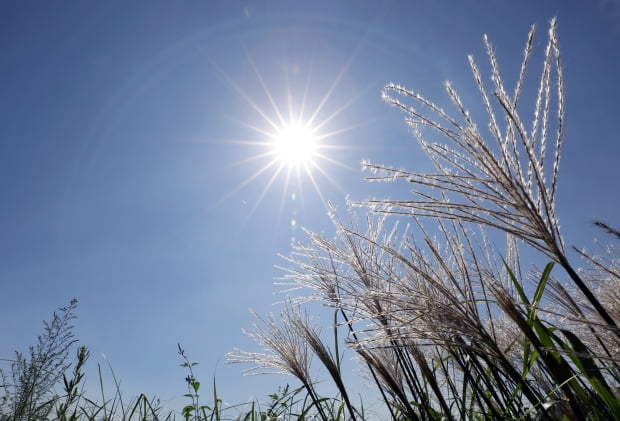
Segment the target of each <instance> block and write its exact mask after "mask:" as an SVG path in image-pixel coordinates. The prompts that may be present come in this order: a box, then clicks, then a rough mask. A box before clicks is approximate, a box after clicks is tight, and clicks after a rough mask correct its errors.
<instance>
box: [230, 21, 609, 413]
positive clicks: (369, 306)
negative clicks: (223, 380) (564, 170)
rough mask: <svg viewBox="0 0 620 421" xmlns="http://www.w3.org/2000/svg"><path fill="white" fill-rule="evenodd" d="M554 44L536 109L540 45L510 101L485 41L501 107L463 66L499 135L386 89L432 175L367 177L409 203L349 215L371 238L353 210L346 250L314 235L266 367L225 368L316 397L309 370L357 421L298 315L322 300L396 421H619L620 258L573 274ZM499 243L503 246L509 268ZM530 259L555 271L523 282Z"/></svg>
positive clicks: (294, 257)
mask: <svg viewBox="0 0 620 421" xmlns="http://www.w3.org/2000/svg"><path fill="white" fill-rule="evenodd" d="M556 29H557V27H556V21H555V19H554V20H552V21H551V25H550V28H549V31H548V40H547V44H546V48H545V49H544V52H543V57H542V68H541V69H540V73H539V78H538V83H537V84H536V85H535V86H534V92H535V95H534V97H535V100H534V103H533V110H531V109H528V107H524V106H523V101H521V100H520V99H521V95H522V93H523V91H524V89H526V83H525V82H526V74H527V73H528V68H529V67H530V62H531V61H532V60H531V58H532V54H533V50H534V35H535V30H534V28H532V30H531V31H530V32H529V34H528V37H527V41H526V45H525V49H524V55H523V61H522V64H521V68H520V72H519V77H518V80H517V82H516V86H515V87H514V89H512V90H509V89H508V88H507V87H506V86H505V85H504V82H503V80H502V77H501V72H500V67H499V63H498V60H497V57H496V55H495V51H494V49H493V46H492V45H491V43H490V42H489V40H488V39H487V38H486V36H485V38H484V43H485V46H486V50H487V54H488V59H489V62H490V69H491V91H489V90H488V88H487V87H486V85H485V83H484V82H483V77H482V75H481V72H480V70H479V67H478V65H477V63H476V61H475V60H474V59H473V57H471V56H470V57H469V63H470V67H471V70H472V73H473V76H474V81H475V83H476V85H477V87H478V90H479V93H480V98H481V102H482V107H483V109H484V110H485V111H486V114H487V117H488V122H487V126H488V127H487V128H488V130H481V129H480V128H479V126H478V124H477V123H476V121H474V119H473V117H472V116H471V113H470V112H469V111H468V109H467V108H466V106H465V104H464V103H463V101H462V100H461V99H460V97H459V95H458V93H457V91H456V89H455V88H454V87H453V86H452V85H451V84H449V83H446V85H445V88H446V92H447V95H448V97H449V98H450V100H451V102H452V103H453V105H454V109H455V115H451V114H449V113H448V112H446V111H444V110H443V109H442V108H441V107H439V106H438V105H436V104H435V103H433V102H432V101H430V100H428V99H427V98H425V97H424V96H422V95H421V94H419V93H417V92H414V91H411V90H408V89H406V88H404V87H402V86H400V85H397V84H392V83H391V84H388V85H387V86H386V87H385V89H384V91H383V98H384V100H385V101H386V102H387V103H389V104H391V105H393V106H395V107H397V108H398V109H400V110H401V111H402V112H403V113H404V114H405V116H406V121H407V123H408V124H409V125H410V127H411V129H412V132H413V134H414V136H415V137H416V138H417V139H418V141H419V143H420V145H421V147H422V149H423V151H424V152H425V154H426V155H427V156H428V158H429V159H430V161H431V162H432V163H433V164H434V167H435V171H434V172H432V173H428V174H420V173H417V172H411V171H407V170H403V169H397V168H392V167H389V166H385V165H377V164H373V163H370V162H367V163H365V164H364V166H365V167H366V168H367V169H369V170H371V171H372V175H371V176H370V177H368V178H369V179H370V180H373V181H390V182H391V181H399V180H402V181H405V182H407V183H409V184H410V185H411V186H412V188H413V191H412V195H411V197H408V198H404V199H384V200H368V201H366V202H363V203H361V204H360V203H358V204H356V205H358V206H361V209H364V210H366V211H367V213H366V215H365V223H363V224H360V223H358V222H356V215H357V214H356V213H355V212H354V211H353V210H351V211H350V212H349V215H350V221H349V222H346V223H345V222H343V221H342V220H341V219H339V218H338V217H337V216H335V215H333V221H334V224H335V228H336V232H337V237H336V239H332V238H327V237H325V236H322V235H319V234H317V233H314V232H310V231H308V237H309V239H308V243H307V244H304V243H299V244H298V245H296V246H295V248H294V251H293V253H292V254H291V255H290V256H289V257H287V258H286V259H287V261H288V263H289V265H288V266H287V267H286V268H285V270H286V275H285V279H286V280H287V282H285V283H287V284H288V285H290V286H291V287H292V288H293V289H295V288H298V289H299V293H300V294H301V295H302V296H300V297H297V298H294V299H292V301H288V304H287V305H286V306H285V309H284V310H283V312H282V313H281V314H280V317H279V318H274V317H272V318H270V319H268V320H263V319H261V320H262V322H261V323H258V324H257V326H256V327H255V330H254V332H253V333H251V334H250V335H251V336H252V337H253V338H254V339H255V340H256V342H258V343H259V344H260V345H262V347H263V348H264V351H263V352H260V353H248V352H243V351H236V352H234V353H232V354H231V361H233V362H246V363H254V364H255V369H258V370H265V369H270V368H275V369H276V371H278V372H282V373H286V374H290V375H293V376H294V377H296V378H297V379H298V380H299V381H300V382H301V384H302V386H303V387H305V388H306V389H307V392H308V394H309V395H310V396H314V394H315V392H314V390H313V389H314V387H313V383H312V381H311V380H310V368H309V367H310V360H311V358H312V357H313V356H316V357H318V360H319V361H320V362H321V363H322V365H323V366H324V367H325V368H326V371H327V373H328V374H329V376H330V377H331V379H332V380H333V381H334V383H335V385H336V386H337V389H338V390H339V392H340V397H341V398H342V400H343V401H344V402H346V403H347V405H346V406H347V417H349V418H351V419H354V418H357V417H359V414H358V412H357V410H356V409H355V407H354V406H353V405H351V403H350V401H349V399H348V396H347V391H346V387H345V386H344V382H343V379H342V377H341V376H340V372H339V370H338V369H337V368H335V367H337V366H336V361H337V359H338V358H339V357H338V356H337V355H338V354H337V352H336V357H335V358H334V356H333V355H332V354H331V353H330V352H329V351H328V347H327V345H326V344H325V343H323V342H322V341H321V337H320V336H319V335H318V334H317V329H316V328H315V327H314V326H313V325H312V324H311V323H310V321H309V319H308V318H307V317H305V316H303V314H304V312H303V311H302V310H301V309H299V308H298V307H301V306H303V305H305V304H304V303H306V302H307V301H318V302H320V303H322V304H324V305H327V306H330V307H333V308H334V309H335V311H336V312H337V313H338V314H339V317H340V318H339V320H340V325H341V326H345V327H346V328H347V329H348V330H349V334H348V336H347V338H346V345H347V347H348V349H349V350H351V351H352V352H353V353H354V354H355V355H357V357H358V358H359V359H360V360H361V361H362V362H363V365H364V366H365V367H366V369H367V371H368V373H369V376H368V377H369V379H371V382H372V383H374V385H375V386H376V388H377V390H378V392H379V394H380V395H381V396H382V398H383V400H384V402H385V404H386V406H387V411H386V412H388V413H389V414H390V415H391V417H392V418H394V419H410V420H439V419H502V420H504V419H512V420H530V419H531V420H534V419H569V420H577V419H599V420H611V419H620V396H619V390H620V389H619V386H620V370H619V362H620V353H619V349H620V330H619V329H618V323H619V321H620V317H619V316H620V311H619V308H620V299H619V298H620V296H619V295H618V291H619V289H618V288H619V287H620V270H619V269H620V259H619V256H620V254H619V253H618V249H617V248H613V247H612V248H610V249H609V252H608V253H607V255H606V256H603V257H599V256H593V255H590V254H587V253H586V252H580V254H581V255H582V256H583V257H585V264H586V266H587V269H585V270H584V271H581V272H580V271H578V270H577V269H575V265H574V263H573V262H572V261H571V259H569V255H568V254H567V252H566V249H565V243H564V239H563V237H562V233H561V231H560V226H559V220H558V216H557V213H556V192H557V186H558V175H559V164H560V158H561V148H562V141H563V124H564V82H563V77H562V64H561V55H560V49H559V44H558V39H557V33H556ZM526 116H527V118H526ZM530 116H531V117H532V121H531V122H530V123H526V121H527V120H529V117H530ZM395 216H396V218H395ZM394 219H398V220H400V221H405V223H406V226H404V227H403V226H399V223H398V222H393V221H394ZM401 224H402V222H401ZM599 225H600V226H602V227H603V228H604V229H606V230H607V231H608V232H610V233H611V234H612V235H614V236H616V237H617V236H618V231H617V230H615V229H613V228H611V227H610V226H608V225H606V224H604V223H599ZM491 231H495V232H501V233H504V234H505V236H506V249H505V251H504V252H503V253H498V252H496V247H495V246H494V245H493V244H491V242H490V240H489V237H490V232H491ZM523 247H529V248H531V249H533V250H535V251H537V252H539V253H541V254H542V256H544V257H545V258H546V259H547V260H548V261H550V263H549V264H547V265H546V266H545V267H544V268H542V269H540V270H536V269H533V270H530V271H529V272H527V273H526V274H525V275H522V273H523V272H522V269H521V267H522V266H523V265H524V263H525V262H523V261H521V259H520V258H519V250H520V248H523ZM557 267H559V268H560V269H561V270H558V268H557ZM289 291H290V290H289ZM302 291H303V292H302ZM291 302H294V303H297V304H291ZM314 404H315V406H316V407H317V409H318V412H317V416H318V417H320V418H321V419H324V420H327V419H330V418H329V416H328V415H326V414H324V413H323V412H322V411H321V410H320V408H321V402H320V401H317V400H316V399H315V400H314Z"/></svg>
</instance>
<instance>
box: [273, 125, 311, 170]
mask: <svg viewBox="0 0 620 421" xmlns="http://www.w3.org/2000/svg"><path fill="white" fill-rule="evenodd" d="M314 132H315V130H313V129H312V128H310V127H308V126H307V125H303V124H299V123H293V124H286V125H284V126H282V127H281V128H280V129H279V130H278V131H277V132H276V134H275V136H274V138H273V144H272V147H273V152H274V154H275V156H276V158H277V159H278V161H279V162H280V163H282V164H284V165H286V166H288V167H289V168H299V167H306V168H308V167H309V166H312V165H313V164H314V160H315V158H316V157H317V156H318V137H317V136H315V133H314Z"/></svg>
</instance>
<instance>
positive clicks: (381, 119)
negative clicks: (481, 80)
mask: <svg viewBox="0 0 620 421" xmlns="http://www.w3.org/2000/svg"><path fill="white" fill-rule="evenodd" d="M553 16H557V17H558V19H559V37H560V46H561V50H562V54H563V63H564V71H565V73H564V75H565V85H566V126H565V128H566V132H565V138H564V139H565V140H564V142H565V146H564V151H563V158H562V163H561V175H560V186H559V192H558V213H559V216H560V221H561V225H562V228H563V229H564V235H565V238H566V240H567V243H568V244H576V245H578V246H580V247H581V246H591V245H592V242H591V241H592V239H593V238H594V237H596V236H600V235H599V232H598V231H596V230H595V229H594V228H592V226H591V221H592V220H593V219H594V218H598V219H603V220H606V221H608V222H609V223H610V224H612V225H616V226H617V225H618V223H619V222H620V221H619V219H618V209H619V205H620V199H619V195H618V185H619V181H620V178H619V177H618V163H619V157H620V141H619V140H620V139H619V138H618V137H619V136H618V103H619V101H618V98H620V87H619V84H618V75H619V74H620V3H619V2H618V1H616V0H608V1H598V2H597V1H592V2H586V1H529V2H526V1H524V2H517V1H474V0H467V1H459V2H456V1H455V2H448V1H445V0H444V1H408V2H405V1H363V2H362V1H334V0H332V1H326V2H323V1H312V2H297V1H281V2H279V1H264V2H263V1H261V2H247V1H246V2H238V1H183V2H159V1H148V2H147V1H144V2H139V1H133V2H116V1H100V2H95V1H91V2H86V1H62V2H44V1H2V2H0V51H1V55H0V283H1V288H0V320H2V321H1V322H0V358H10V357H11V356H12V350H14V349H22V350H25V349H26V347H27V345H29V344H31V343H34V341H35V340H36V335H37V334H38V333H39V332H40V331H41V329H42V324H41V320H44V319H49V317H50V315H51V313H52V311H53V310H54V309H55V308H57V307H59V306H62V305H66V304H67V303H68V302H69V300H70V299H71V298H77V299H78V300H79V309H78V319H77V320H76V330H75V331H76V334H77V337H78V338H79V340H80V342H81V343H83V344H85V345H87V346H88V347H89V348H90V349H91V351H92V358H91V365H90V368H89V372H88V376H89V379H90V381H93V379H96V363H102V364H104V365H107V362H106V358H107V360H108V361H109V362H110V364H111V365H112V367H113V368H114V370H115V373H116V375H117V376H118V377H119V378H120V379H121V381H122V388H123V390H124V391H126V392H127V393H128V394H133V393H137V392H145V393H146V394H148V395H152V394H157V395H158V396H159V397H161V398H162V399H164V401H170V400H172V402H176V401H175V400H174V399H175V398H177V397H178V396H180V395H182V394H183V393H184V381H183V379H184V377H185V373H184V372H183V370H182V369H181V368H179V367H178V363H179V362H180V361H179V359H178V356H177V354H176V346H177V343H179V342H180V343H181V344H182V345H183V346H184V347H185V349H186V351H187V353H188V354H189V355H190V358H192V359H193V360H196V361H200V363H201V365H200V366H199V368H198V377H199V378H200V379H201V380H203V382H204V384H205V385H206V384H209V383H210V381H211V379H212V378H213V376H215V377H216V378H217V382H218V390H219V393H220V395H222V396H223V397H224V398H225V399H226V400H227V401H231V402H241V401H244V400H246V399H248V398H249V397H250V396H251V395H252V394H255V395H257V396H258V397H260V398H263V397H265V396H266V395H267V394H268V393H271V392H272V391H273V390H274V385H278V384H284V383H286V381H291V380H292V379H289V378H283V377H253V378H243V377H242V376H241V374H240V369H241V368H242V367H240V366H229V365H226V364H224V361H225V354H226V353H227V352H229V351H231V350H232V349H233V348H235V347H240V348H244V349H250V350H251V349H255V348H254V347H253V345H252V343H251V342H250V341H249V340H248V339H247V338H246V337H245V336H244V334H243V333H242V331H241V329H242V328H247V327H249V326H250V325H251V323H252V321H253V319H252V317H251V315H250V313H249V309H254V310H256V311H257V312H259V313H262V314H265V313H267V312H269V311H274V310H277V309H276V308H274V307H273V306H272V303H273V302H274V301H276V300H278V299H279V297H277V296H274V294H273V293H274V292H275V291H277V290H278V287H276V286H274V285H273V278H274V277H276V276H278V275H279V274H281V271H280V270H278V269H277V268H275V265H277V264H281V263H282V260H281V259H280V258H278V253H281V254H287V253H288V252H289V250H290V243H291V240H292V238H297V239H303V233H302V231H301V230H300V227H301V226H305V227H309V228H310V229H312V230H315V231H319V232H324V233H326V234H328V235H331V233H332V232H333V229H332V226H331V223H330V221H329V218H328V216H327V213H326V207H325V201H326V200H330V201H332V202H333V203H334V204H335V205H336V207H337V208H338V209H343V207H344V203H345V197H346V195H350V197H351V198H352V199H357V200H360V199H364V198H367V197H371V196H378V197H388V196H389V197H396V196H398V197H404V196H406V194H407V191H406V189H405V188H403V187H402V186H396V185H391V184H379V185H372V184H371V185H369V184H368V183H366V182H365V181H364V180H363V174H362V172H361V171H360V162H361V161H362V160H363V159H370V160H372V161H375V162H379V163H387V164H392V165H394V166H403V167H407V168H409V169H412V170H413V169H416V170H424V169H425V168H428V164H427V163H426V161H425V160H424V158H423V157H422V156H421V154H420V151H419V149H418V147H417V146H416V144H415V141H414V139H413V138H412V137H410V136H409V134H408V129H407V127H406V125H405V124H404V123H403V121H402V120H403V116H402V115H401V114H400V113H399V112H398V111H397V110H395V109H393V108H390V107H389V106H388V105H386V104H385V103H383V102H382V101H381V99H380V91H381V88H382V87H383V86H384V85H385V84H386V83H388V82H390V81H393V82H398V83H401V84H403V85H405V86H407V87H409V88H412V89H415V90H418V91H420V92H422V93H424V94H425V95H426V96H427V97H429V98H432V99H433V100H435V101H436V102H438V103H440V104H442V105H444V106H445V107H446V108H449V104H448V103H447V101H446V99H447V97H446V95H445V94H444V93H443V90H442V83H443V82H444V81H445V80H451V81H452V82H454V85H455V87H456V88H457V89H458V90H459V91H460V94H461V97H462V99H463V100H464V102H465V103H466V104H469V105H470V107H471V108H472V109H476V107H479V106H480V104H479V100H478V98H479V97H478V95H477V92H476V87H475V85H474V83H473V78H472V76H471V73H470V72H469V68H468V64H467V54H470V53H471V54H474V56H475V57H476V58H477V61H478V62H479V63H480V64H481V65H482V67H483V71H486V70H487V69H488V67H487V66H486V56H485V52H484V49H483V43H482V36H483V34H484V33H486V34H488V35H489V37H490V39H491V41H492V42H493V44H494V45H495V47H496V49H497V53H498V57H499V60H500V65H501V66H502V68H503V69H504V76H505V77H506V79H507V80H509V81H514V80H515V78H516V76H517V74H518V66H519V63H520V60H521V57H522V50H523V46H524V42H525V39H526V35H527V32H528V30H529V28H530V25H532V24H536V25H537V28H538V33H537V41H536V47H537V50H536V51H535V54H537V57H538V58H539V57H540V55H541V54H542V48H544V45H545V42H546V29H547V27H548V21H549V20H550V19H551V18H552V17H553ZM486 74H488V73H486ZM532 74H535V72H534V71H533V72H532ZM509 86H510V84H509ZM526 89H527V88H526ZM532 89H533V88H532V85H529V92H530V93H531V92H533V91H532ZM304 93H305V94H304ZM304 98H305V99H304ZM274 104H275V107H274ZM276 107H277V109H278V110H280V111H281V113H282V114H283V115H284V117H285V119H286V120H288V115H289V108H290V109H291V110H292V112H293V113H294V114H295V115H298V114H299V113H301V112H302V111H303V116H304V117H305V119H306V120H307V119H309V118H310V117H311V116H312V115H315V119H314V124H315V126H316V125H317V124H320V123H324V124H323V126H322V127H321V129H320V130H319V133H320V134H322V135H325V136H326V137H325V138H324V139H323V140H322V144H323V145H325V146H329V148H325V149H322V150H321V153H323V154H324V155H325V158H326V159H319V160H317V163H318V165H320V170H319V169H316V168H315V169H314V170H313V171H312V179H313V180H314V183H313V182H312V179H311V178H310V177H308V175H307V174H305V173H304V172H303V171H302V172H301V174H300V177H299V179H297V178H296V177H290V178H289V182H288V183H287V176H286V173H287V170H286V168H284V169H283V170H282V171H281V172H280V173H279V174H277V175H275V169H276V167H277V165H272V166H271V167H268V168H266V166H267V165H268V164H269V162H270V159H271V158H269V157H267V156H263V155H264V154H265V153H267V152H269V149H268V148H266V147H264V146H260V145H257V144H253V142H260V141H264V140H265V136H264V135H263V134H261V133H260V132H259V130H263V131H264V130H267V131H272V130H273V129H272V128H271V127H270V126H269V122H268V119H271V120H277V113H276V111H275V108H276ZM480 125H481V126H483V125H486V122H481V124H480ZM257 129H258V130H257ZM263 169H264V171H262V170H263ZM321 170H322V171H321ZM343 213H344V212H343ZM293 221H294V222H293ZM174 405H175V406H178V407H180V405H177V404H174Z"/></svg>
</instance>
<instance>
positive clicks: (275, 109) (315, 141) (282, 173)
mask: <svg viewBox="0 0 620 421" xmlns="http://www.w3.org/2000/svg"><path fill="white" fill-rule="evenodd" d="M248 62H249V63H250V65H251V66H252V69H253V71H254V74H255V75H256V77H257V80H258V81H259V83H260V86H261V87H262V91H263V94H264V96H265V97H266V99H267V100H268V102H269V104H270V106H269V107H267V108H264V107H261V106H259V105H258V104H257V101H256V100H254V99H252V98H251V97H250V96H249V95H248V94H247V93H246V92H245V91H244V90H243V89H242V88H241V87H240V86H239V85H238V84H237V83H235V82H234V81H233V80H232V79H231V78H229V77H228V76H227V75H225V74H223V76H224V77H225V78H226V80H227V81H228V83H229V84H230V85H231V86H232V87H233V88H234V89H235V90H236V91H237V93H238V94H239V95H240V96H241V97H242V98H243V99H244V100H245V102H246V103H247V104H248V105H249V106H250V107H251V108H252V109H253V110H254V111H255V112H256V113H257V114H258V116H260V123H259V124H256V123H254V124H252V123H249V122H247V121H239V120H237V121H239V122H240V123H241V124H242V125H244V126H246V127H248V128H250V129H251V130H252V131H253V132H254V133H255V135H256V138H255V139H252V140H246V141H237V142H234V143H237V144H242V145H246V146H248V145H249V146H254V147H260V150H261V151H260V152H259V153H256V154H254V155H251V156H248V157H247V158H245V159H244V160H242V161H239V162H237V164H238V165H242V164H247V163H249V162H251V161H257V160H262V161H263V162H264V164H263V165H262V166H261V167H259V168H258V169H257V170H256V171H255V172H254V173H252V174H251V175H250V176H248V177H246V178H245V179H244V180H243V181H242V182H241V183H240V184H239V185H237V186H236V187H235V188H234V189H233V190H231V191H229V193H228V194H227V195H226V197H225V198H223V199H222V200H225V199H228V198H230V197H231V196H232V195H234V194H236V193H237V192H238V191H239V190H241V189H242V188H244V187H245V186H247V185H248V184H250V183H252V182H255V181H256V180H257V179H259V178H264V177H265V174H270V176H268V177H269V178H268V180H267V181H266V183H265V184H264V185H263V187H262V190H261V192H260V194H259V197H258V199H256V200H255V201H254V205H253V206H252V208H251V210H250V212H249V214H248V218H249V217H250V216H251V215H252V214H253V213H254V211H255V210H256V209H257V208H258V206H259V205H260V204H261V202H262V201H263V199H264V197H265V195H266V194H267V192H269V191H270V189H271V188H272V187H273V185H274V183H275V182H276V180H278V179H279V178H281V177H284V188H283V192H282V198H281V202H280V211H281V210H282V208H283V205H284V201H285V198H286V197H287V196H288V197H290V196H291V195H290V193H289V189H290V188H291V184H295V186H294V191H295V190H297V191H299V192H300V193H302V190H303V189H302V184H307V182H309V183H310V184H311V185H312V187H313V190H314V191H315V192H316V194H317V196H318V197H319V198H320V201H321V203H322V204H323V206H325V207H327V205H328V202H327V200H326V199H325V197H324V194H323V191H322V190H321V187H320V180H319V179H321V180H327V181H328V182H329V183H330V184H331V185H332V186H334V187H336V188H337V189H338V190H340V191H341V192H342V193H343V194H345V192H344V190H343V189H342V188H341V187H340V186H339V184H338V183H337V182H336V180H335V179H334V178H333V177H332V176H331V175H330V174H329V172H328V167H333V166H339V167H343V168H345V169H347V170H350V171H354V169H353V168H351V167H349V166H347V165H345V164H344V163H343V162H340V161H339V160H337V159H334V158H333V157H331V156H329V150H330V149H332V150H333V149H346V148H347V147H346V146H345V145H343V144H341V143H339V142H338V141H337V138H338V135H339V134H342V133H344V132H347V131H349V130H352V129H354V128H356V127H357V126H351V127H342V128H337V129H334V130H331V131H329V132H327V131H325V130H324V129H325V128H326V127H327V125H328V123H333V120H334V119H335V118H336V117H337V116H338V115H339V114H341V113H342V112H343V111H344V110H345V109H346V108H348V107H349V106H350V105H351V103H352V102H353V101H354V100H355V98H349V100H348V101H347V102H346V103H344V104H343V105H342V106H340V107H338V108H337V109H336V110H335V111H333V112H331V113H329V114H328V115H327V116H326V117H324V118H320V116H321V115H322V114H324V107H325V105H326V104H327V103H328V102H329V101H331V100H332V96H333V93H334V91H335V89H336V87H337V86H338V84H339V83H340V81H341V79H342V76H343V75H344V74H345V72H346V70H347V67H348V63H347V65H345V66H344V67H343V68H342V69H341V70H340V72H339V73H338V74H337V75H336V77H335V79H334V81H333V82H332V84H331V86H330V87H329V89H327V91H326V92H325V93H324V94H323V96H322V97H321V99H320V101H319V102H318V105H317V106H316V107H314V108H313V109H312V110H311V112H310V113H307V114H305V113H304V110H305V109H306V108H307V104H306V101H307V91H308V85H309V83H308V82H307V83H306V89H305V90H303V91H302V92H301V94H299V93H297V92H293V91H292V90H291V89H290V87H289V86H288V82H287V81H288V76H286V77H285V78H283V79H284V80H283V83H284V85H285V86H286V95H285V99H284V100H283V101H277V100H276V98H275V96H274V95H273V93H272V91H271V90H270V89H269V88H268V86H267V84H266V83H265V80H264V79H263V77H262V75H261V73H260V72H259V70H258V68H257V66H256V65H255V64H254V62H253V61H252V60H251V58H249V57H248ZM296 94H298V95H296ZM296 99H297V101H296ZM285 114H286V116H285Z"/></svg>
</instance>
